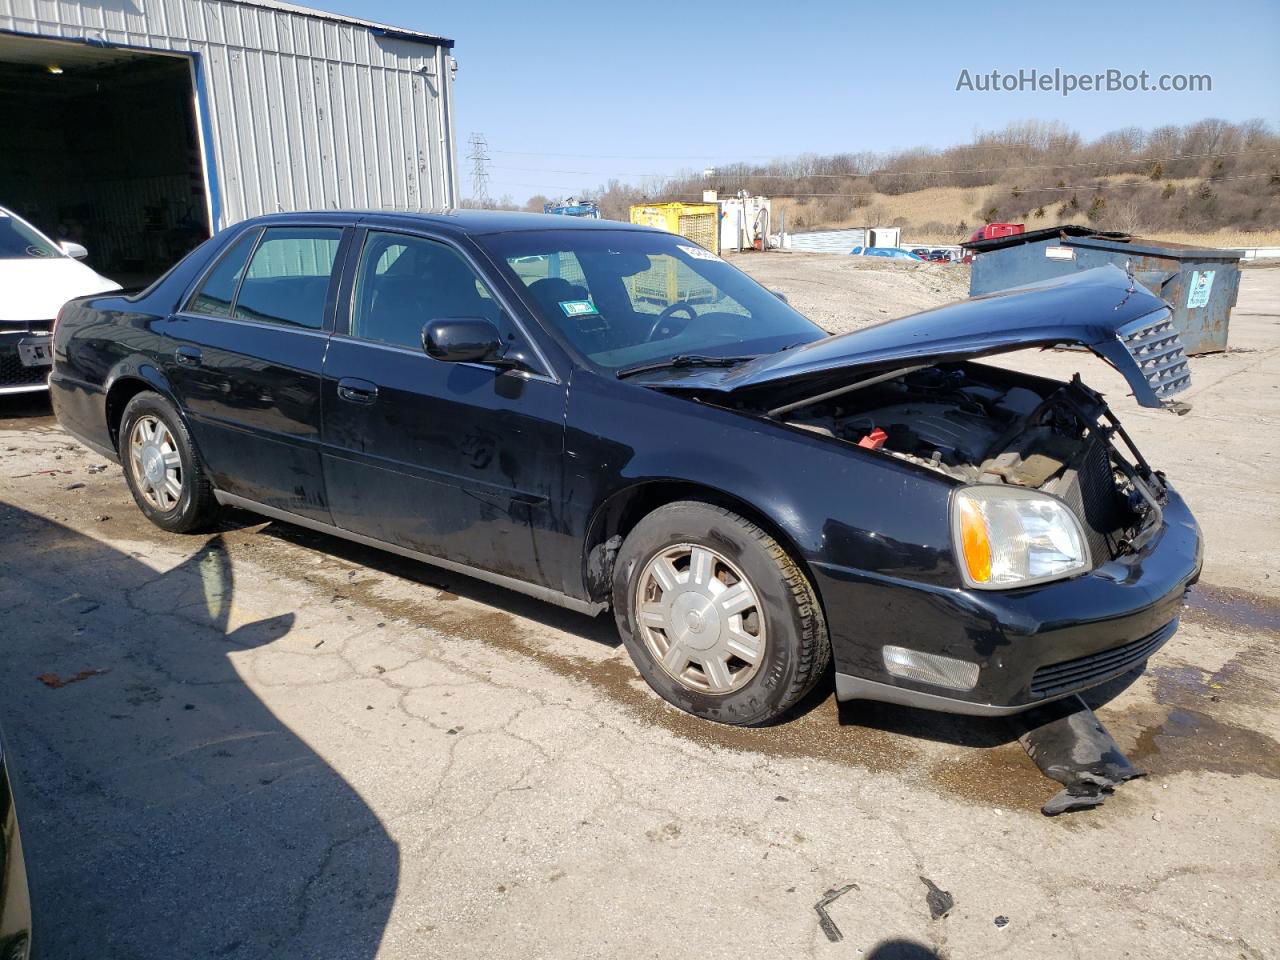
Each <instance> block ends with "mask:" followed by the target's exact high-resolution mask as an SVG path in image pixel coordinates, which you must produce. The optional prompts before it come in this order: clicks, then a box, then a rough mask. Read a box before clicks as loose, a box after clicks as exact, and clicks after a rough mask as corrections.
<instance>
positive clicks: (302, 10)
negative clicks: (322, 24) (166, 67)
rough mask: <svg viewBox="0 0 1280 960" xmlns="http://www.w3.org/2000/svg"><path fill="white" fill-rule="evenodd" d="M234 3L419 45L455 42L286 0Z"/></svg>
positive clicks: (248, 0) (233, 0) (249, 0)
mask: <svg viewBox="0 0 1280 960" xmlns="http://www.w3.org/2000/svg"><path fill="white" fill-rule="evenodd" d="M231 2H232V3H238V4H240V5H242V6H246V7H262V8H264V9H267V10H280V11H283V12H285V13H294V14H297V15H298V16H301V17H314V18H316V19H317V20H332V21H334V22H336V23H350V24H354V25H355V26H358V27H366V28H367V29H368V30H369V31H370V32H372V33H374V34H376V35H378V36H384V37H390V38H392V39H394V40H410V41H416V42H418V43H429V44H431V45H432V46H437V47H449V48H452V47H453V41H452V40H450V39H449V38H448V37H440V36H436V35H435V34H431V33H422V32H421V31H418V30H406V29H404V28H402V27H393V26H391V25H390V24H386V23H379V22H377V21H376V20H362V19H361V18H360V17H349V16H347V15H346V14H343V13H330V12H329V11H328V10H317V9H315V8H314V7H304V6H301V5H300V4H296V3H286V2H285V0H231Z"/></svg>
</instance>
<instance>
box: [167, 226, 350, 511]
mask: <svg viewBox="0 0 1280 960" xmlns="http://www.w3.org/2000/svg"><path fill="white" fill-rule="evenodd" d="M341 238H342V228H341V227H294V226H289V227H271V228H268V229H266V230H250V231H248V232H247V233H246V234H245V235H244V236H243V237H241V238H240V239H239V240H238V241H236V242H235V243H234V244H233V245H232V247H231V248H230V249H229V250H228V251H227V252H226V253H225V254H224V255H223V256H222V258H221V259H220V260H219V261H218V263H217V265H216V266H215V267H214V268H213V270H212V271H210V273H209V274H208V275H207V276H206V277H205V278H204V280H203V281H202V283H201V284H200V286H199V287H198V288H197V289H196V291H195V292H194V293H193V294H192V296H191V297H190V298H189V299H188V300H187V302H186V303H185V304H183V307H182V309H181V310H180V311H179V312H178V313H177V314H175V315H174V316H172V317H170V318H169V319H168V320H167V321H166V322H165V333H166V334H168V339H167V341H166V343H167V346H166V349H167V350H169V351H170V352H169V355H168V356H165V357H162V358H161V362H162V365H163V367H164V369H165V373H166V374H167V375H168V377H169V380H170V382H171V383H172V385H173V388H174V392H175V393H176V394H177V397H178V400H179V402H180V403H181V405H182V406H183V408H184V409H185V410H186V413H187V416H188V420H189V423H190V426H191V432H192V434H193V436H194V438H195V442H196V446H197V447H198V449H199V450H200V453H201V456H202V457H203V458H204V460H205V462H206V463H207V464H208V466H209V470H210V472H211V473H212V475H213V481H214V484H215V485H216V486H217V487H218V489H220V490H222V491H225V492H226V493H230V494H235V495H237V496H241V497H245V498H246V499H249V500H253V501H255V502H258V503H263V504H266V505H268V506H272V507H276V508H278V509H281V510H288V511H289V512H291V513H297V514H301V515H302V516H306V517H311V518H313V519H316V520H322V521H325V522H328V521H329V509H328V504H327V502H326V500H325V496H324V479H323V474H322V470H321V466H320V450H319V444H320V378H321V373H322V370H323V365H324V354H325V347H326V345H327V343H328V339H329V334H328V332H327V330H326V315H327V312H328V311H329V309H330V308H331V305H332V299H333V297H334V295H335V290H334V287H335V284H334V280H333V277H334V273H335V271H334V264H335V262H337V253H338V247H339V245H340V241H341Z"/></svg>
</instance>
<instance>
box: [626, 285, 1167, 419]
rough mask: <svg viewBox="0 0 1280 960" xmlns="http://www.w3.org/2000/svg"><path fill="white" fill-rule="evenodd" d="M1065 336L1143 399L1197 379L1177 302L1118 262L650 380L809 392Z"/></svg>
mask: <svg viewBox="0 0 1280 960" xmlns="http://www.w3.org/2000/svg"><path fill="white" fill-rule="evenodd" d="M1059 344H1070V345H1077V346H1082V347H1085V348H1087V349H1089V350H1091V351H1092V352H1093V353H1095V354H1097V355H1098V356H1100V357H1102V358H1103V359H1104V360H1106V361H1107V362H1108V363H1110V364H1111V365H1112V366H1114V367H1115V368H1116V369H1117V370H1119V372H1120V373H1121V374H1123V375H1124V378H1125V380H1127V381H1128V383H1129V386H1130V388H1131V389H1132V390H1133V395H1134V398H1135V399H1136V400H1137V401H1138V403H1140V404H1141V405H1142V406H1144V407H1159V406H1161V405H1162V403H1163V402H1164V401H1165V400H1167V399H1168V398H1169V397H1171V396H1173V395H1174V394H1177V393H1180V392H1181V391H1183V390H1185V389H1186V388H1187V387H1189V386H1190V385H1191V371H1190V368H1189V367H1188V366H1187V360H1186V356H1185V354H1184V353H1183V348H1182V340H1181V338H1180V337H1179V336H1178V332H1177V330H1176V329H1174V327H1173V324H1172V321H1171V314H1170V310H1169V307H1168V305H1167V304H1165V302H1164V301H1163V300H1161V299H1160V298H1159V297H1157V296H1155V295H1154V294H1153V293H1151V292H1150V291H1149V290H1147V289H1146V288H1145V287H1143V286H1142V285H1141V284H1139V283H1137V281H1135V280H1133V279H1131V278H1130V276H1129V275H1128V274H1127V273H1125V272H1124V271H1123V270H1121V269H1120V268H1119V267H1116V266H1111V265H1108V266H1105V267H1097V268H1095V269H1092V270H1084V271H1081V272H1080V273H1075V274H1071V275H1070V276H1067V277H1058V278H1054V279H1052V280H1044V281H1041V282H1039V283H1033V284H1028V285H1027V286H1024V287H1019V288H1017V289H1012V290H1001V291H998V292H995V293H989V294H985V295H983V296H980V297H974V298H972V299H970V300H964V301H961V302H959V303H954V304H949V305H948V306H944V307H938V308H936V309H934V310H926V311H924V312H923V313H917V314H913V315H911V316H908V317H901V318H899V319H897V320H888V321H885V322H884V323H878V324H875V325H874V326H870V327H864V328H863V329H861V330H854V331H852V332H851V333H845V334H841V335H839V336H834V337H826V338H823V339H821V340H816V341H814V342H812V343H808V344H805V345H803V346H798V347H795V348H793V349H790V350H784V351H780V352H778V353H773V354H768V355H766V356H763V357H759V358H757V359H755V360H752V361H750V362H749V363H745V364H742V365H740V366H737V367H732V368H729V369H706V370H696V371H689V370H676V371H664V372H661V373H655V374H654V375H652V376H648V377H644V378H643V382H645V383H648V384H651V385H653V386H660V387H662V388H663V389H673V390H692V391H699V392H710V393H724V394H735V395H744V396H745V395H749V394H753V393H756V392H758V391H764V390H770V391H771V392H773V393H776V392H777V389H778V388H785V392H788V393H790V392H793V389H792V388H794V392H795V393H807V392H814V391H820V390H823V389H826V388H829V387H832V386H838V385H841V384H845V383H852V382H856V381H857V380H859V379H862V378H863V377H864V376H868V375H873V374H875V373H879V372H883V371H886V370H891V369H895V368H899V367H906V366H913V365H917V364H922V363H923V364H934V363H943V362H950V361H960V360H973V359H977V358H979V357H983V356H990V355H993V354H998V353H1006V352H1009V351H1012V350H1021V349H1024V348H1027V347H1052V346H1056V345H1059ZM638 379H639V378H638Z"/></svg>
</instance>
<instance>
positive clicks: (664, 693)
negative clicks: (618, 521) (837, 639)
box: [613, 501, 831, 726]
mask: <svg viewBox="0 0 1280 960" xmlns="http://www.w3.org/2000/svg"><path fill="white" fill-rule="evenodd" d="M686 555H687V558H686ZM708 558H709V559H708ZM713 581H714V582H713ZM664 583H665V584H666V586H664ZM744 584H745V590H744V589H743V587H744ZM613 610H614V616H615V618H616V619H617V623H618V632H619V633H620V634H621V635H622V641H623V643H624V644H626V647H627V651H628V652H629V653H630V654H631V660H632V662H633V663H635V665H636V669H638V670H639V671H640V674H641V675H642V676H643V677H644V678H645V680H646V681H647V682H648V684H649V686H651V687H652V688H653V689H654V691H655V692H656V693H657V694H658V695H659V696H660V697H662V698H663V699H664V700H666V701H667V702H668V703H671V704H673V705H674V706H677V707H679V708H680V709H681V710H685V711H687V712H688V713H692V714H694V715H695V716H698V717H703V718H705V719H707V720H714V721H717V722H719V723H728V724H735V725H739V726H754V725H760V724H767V723H772V722H774V721H776V720H778V719H779V718H781V717H782V716H783V715H784V714H785V713H786V712H787V711H788V710H789V709H790V708H791V707H793V706H794V705H795V704H796V702H797V701H798V700H800V698H801V697H803V696H804V695H805V694H806V693H808V692H809V690H811V689H812V688H813V686H814V684H816V683H817V682H818V680H819V678H821V677H822V676H823V675H824V673H825V672H826V669H827V665H828V664H829V662H830V660H831V645H830V642H829V639H828V637H827V625H826V621H825V619H824V618H823V615H822V608H821V605H820V604H819V603H818V598H817V595H816V594H815V592H814V590H813V586H812V584H810V583H809V579H808V577H806V576H805V574H804V571H803V570H801V569H800V567H799V566H797V564H796V563H795V561H794V560H792V559H791V557H790V556H789V555H788V554H787V552H786V551H785V550H784V549H783V548H782V547H781V545H779V544H778V542H777V541H776V540H774V539H773V538H772V537H771V536H769V534H768V533H766V532H765V531H764V530H762V529H760V527H758V526H756V525H755V524H754V523H751V522H750V521H748V520H745V519H743V518H742V517H740V516H738V515H737V514H735V513H733V512H731V511H729V510H726V509H724V508H723V507H717V506H713V505H711V504H708V503H701V502H698V501H681V502H678V503H672V504H668V505H667V506H664V507H660V508H658V509H657V510H655V511H653V512H652V513H650V514H649V515H648V516H646V517H645V518H644V519H642V520H641V521H640V522H639V523H638V524H636V526H635V528H634V529H632V531H631V532H630V533H629V534H628V535H627V538H626V540H625V541H623V544H622V547H621V549H620V550H619V552H618V558H617V562H616V564H615V565H614V574H613ZM735 611H737V612H735ZM735 617H736V621H735ZM712 634H714V638H712V637H711V635H712ZM686 658H687V663H686ZM664 661H665V664H664Z"/></svg>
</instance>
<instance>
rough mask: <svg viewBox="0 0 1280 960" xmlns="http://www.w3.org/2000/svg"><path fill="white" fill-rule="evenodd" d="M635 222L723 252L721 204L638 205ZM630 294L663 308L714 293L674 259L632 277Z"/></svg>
mask: <svg viewBox="0 0 1280 960" xmlns="http://www.w3.org/2000/svg"><path fill="white" fill-rule="evenodd" d="M631 222H632V223H634V224H638V225H640V226H642V227H657V228H658V229H659V230H666V231H667V232H668V233H676V234H679V235H680V236H682V237H684V238H686V239H688V240H692V241H693V242H694V243H696V244H697V245H698V246H700V247H703V248H704V249H706V250H710V251H711V252H712V253H719V252H720V207H719V205H718V204H714V203H679V202H673V203H637V204H633V205H632V207H631ZM663 259H664V260H668V259H669V258H663ZM702 288H705V290H704V289H702ZM627 292H628V293H629V294H630V295H631V299H632V300H633V301H634V302H636V303H651V304H655V305H656V307H657V308H658V309H661V308H662V307H665V306H668V305H669V304H672V303H676V302H679V301H685V300H690V299H694V298H696V297H698V296H699V295H704V294H709V293H711V292H712V290H711V287H710V285H709V284H707V282H706V281H705V280H703V279H702V278H701V277H698V276H697V275H696V274H695V273H693V272H692V271H691V270H689V269H688V268H681V267H680V265H679V264H677V263H676V262H675V261H674V260H669V262H665V263H664V264H663V265H662V266H661V267H659V266H657V265H655V268H654V269H653V270H646V271H645V272H644V273H640V274H637V275H635V276H633V277H628V278H627Z"/></svg>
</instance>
